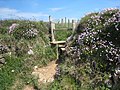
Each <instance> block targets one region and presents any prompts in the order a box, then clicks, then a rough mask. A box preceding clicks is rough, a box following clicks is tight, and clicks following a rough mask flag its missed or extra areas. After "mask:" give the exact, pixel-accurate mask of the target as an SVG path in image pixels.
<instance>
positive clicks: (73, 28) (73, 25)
mask: <svg viewBox="0 0 120 90" xmlns="http://www.w3.org/2000/svg"><path fill="white" fill-rule="evenodd" d="M75 27H76V23H75V21H74V20H72V30H73V31H75Z"/></svg>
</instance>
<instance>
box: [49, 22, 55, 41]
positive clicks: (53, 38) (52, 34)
mask: <svg viewBox="0 0 120 90" xmlns="http://www.w3.org/2000/svg"><path fill="white" fill-rule="evenodd" d="M50 25H51V36H52V42H54V41H55V37H54V30H55V23H53V22H51V24H50Z"/></svg>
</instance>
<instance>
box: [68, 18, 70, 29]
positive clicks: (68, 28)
mask: <svg viewBox="0 0 120 90" xmlns="http://www.w3.org/2000/svg"><path fill="white" fill-rule="evenodd" d="M69 28H70V19H68V29H69Z"/></svg>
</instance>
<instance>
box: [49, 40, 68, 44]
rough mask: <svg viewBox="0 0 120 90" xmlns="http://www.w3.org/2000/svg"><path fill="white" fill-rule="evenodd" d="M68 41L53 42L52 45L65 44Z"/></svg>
mask: <svg viewBox="0 0 120 90" xmlns="http://www.w3.org/2000/svg"><path fill="white" fill-rule="evenodd" d="M65 43H66V41H53V42H51V44H65Z"/></svg>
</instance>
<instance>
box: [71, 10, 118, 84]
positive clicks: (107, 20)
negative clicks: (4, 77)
mask: <svg viewBox="0 0 120 90" xmlns="http://www.w3.org/2000/svg"><path fill="white" fill-rule="evenodd" d="M76 32H77V33H76V34H77V35H76V40H75V42H74V44H73V46H74V45H75V47H74V48H73V49H72V50H71V49H70V50H71V51H70V52H69V54H70V56H71V58H72V59H73V61H74V62H75V64H76V65H79V63H80V60H83V61H88V62H91V63H92V64H93V67H94V68H96V69H97V70H98V71H100V72H102V73H105V72H107V73H111V74H113V76H112V77H111V78H113V77H115V78H116V76H117V79H116V81H115V79H114V80H113V83H112V84H117V83H118V82H120V80H119V78H120V10H119V9H116V8H110V9H105V10H103V11H101V12H97V13H91V14H88V15H86V16H85V17H83V18H82V19H81V22H80V24H79V25H78V27H77V29H76ZM76 62H77V63H76ZM116 68H117V71H118V72H119V74H118V72H117V73H116V71H115V70H116ZM118 68H119V69H118Z"/></svg>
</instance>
